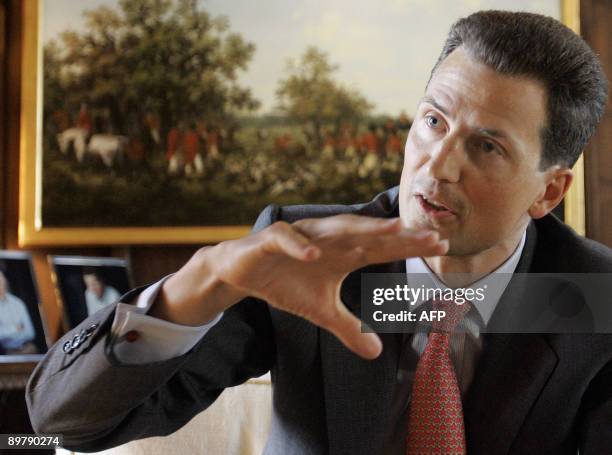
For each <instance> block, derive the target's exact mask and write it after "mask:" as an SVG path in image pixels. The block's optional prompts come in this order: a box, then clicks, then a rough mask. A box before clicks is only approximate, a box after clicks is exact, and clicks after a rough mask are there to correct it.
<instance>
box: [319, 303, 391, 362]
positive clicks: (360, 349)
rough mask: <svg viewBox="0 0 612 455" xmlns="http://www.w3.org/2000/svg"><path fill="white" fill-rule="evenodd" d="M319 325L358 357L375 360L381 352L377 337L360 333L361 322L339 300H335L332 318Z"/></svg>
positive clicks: (380, 343) (380, 344)
mask: <svg viewBox="0 0 612 455" xmlns="http://www.w3.org/2000/svg"><path fill="white" fill-rule="evenodd" d="M319 325H320V326H321V327H322V328H324V329H326V330H328V331H329V332H331V333H332V334H333V335H334V336H335V337H336V338H338V340H340V342H341V343H342V344H344V346H346V347H347V348H348V349H349V350H351V351H352V352H354V353H355V354H357V355H358V356H360V357H363V358H365V359H375V358H376V357H378V356H379V355H380V353H381V352H382V342H381V341H380V338H379V337H378V335H376V334H375V333H364V332H362V331H361V321H360V320H359V319H358V318H357V317H355V316H354V315H353V314H352V313H351V312H350V311H349V310H348V309H347V308H346V306H344V304H343V303H342V301H341V300H340V298H338V299H337V302H336V311H335V314H334V315H333V317H330V318H328V319H327V320H325V321H324V322H323V323H322V324H319Z"/></svg>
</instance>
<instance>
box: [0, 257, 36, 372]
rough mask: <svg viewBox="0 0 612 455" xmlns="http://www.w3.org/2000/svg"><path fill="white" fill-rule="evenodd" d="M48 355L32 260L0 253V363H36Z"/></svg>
mask: <svg viewBox="0 0 612 455" xmlns="http://www.w3.org/2000/svg"><path fill="white" fill-rule="evenodd" d="M45 352H47V340H46V334H45V323H44V320H43V317H42V314H41V305H40V299H39V293H38V286H37V283H36V279H35V275H34V270H33V268H32V257H31V255H30V254H29V253H27V252H22V251H7V250H0V363H3V364H5V363H21V362H35V361H37V360H39V359H40V358H42V355H43V354H44V353H45Z"/></svg>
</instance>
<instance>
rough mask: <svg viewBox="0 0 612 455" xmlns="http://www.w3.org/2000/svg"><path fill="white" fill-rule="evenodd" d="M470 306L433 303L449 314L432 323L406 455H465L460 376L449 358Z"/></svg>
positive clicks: (416, 380)
mask: <svg viewBox="0 0 612 455" xmlns="http://www.w3.org/2000/svg"><path fill="white" fill-rule="evenodd" d="M469 307H470V304H469V303H464V304H463V305H457V304H455V303H454V302H451V301H434V302H433V308H434V310H439V311H440V310H441V311H446V316H445V317H444V318H443V319H442V320H441V321H433V323H432V331H431V333H430V334H429V340H428V342H427V346H426V347H425V351H423V354H422V355H421V358H420V359H419V361H418V363H417V368H416V372H415V375H414V381H413V383H412V399H411V403H410V417H409V419H408V436H407V441H406V454H407V455H464V454H465V453H466V448H465V428H464V424H463V408H462V405H461V394H460V392H459V385H458V383H457V376H456V375H455V369H454V367H453V362H452V360H451V357H450V347H449V343H450V335H451V333H452V332H453V331H454V329H455V328H456V327H457V324H458V323H459V321H461V319H463V317H464V316H465V314H466V313H467V311H468V310H469Z"/></svg>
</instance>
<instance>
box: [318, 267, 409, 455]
mask: <svg viewBox="0 0 612 455" xmlns="http://www.w3.org/2000/svg"><path fill="white" fill-rule="evenodd" d="M362 272H365V273H405V272H406V264H405V262H404V261H398V262H393V263H388V264H379V265H373V266H368V267H365V268H363V269H359V270H357V271H355V272H352V273H351V274H349V275H348V276H347V278H346V279H345V280H344V282H343V284H342V287H341V291H340V295H341V298H342V301H343V302H344V303H345V305H346V306H347V307H348V308H349V310H350V311H351V312H352V313H353V314H355V315H356V316H358V317H359V316H360V313H361V304H360V290H361V273H362ZM320 336H321V344H320V345H321V359H322V370H323V384H324V395H325V407H326V411H327V414H326V418H327V428H328V437H329V450H330V453H351V454H353V455H357V454H368V455H370V454H373V453H382V449H383V445H384V438H385V435H386V433H387V430H388V428H389V422H388V420H389V412H390V409H391V399H392V395H393V387H394V384H395V379H396V375H397V366H398V361H399V353H400V342H401V335H399V334H380V337H381V339H382V342H383V352H382V354H381V355H380V356H379V357H378V358H377V359H375V360H364V359H361V358H360V357H358V356H357V355H355V354H353V353H352V352H350V351H349V350H348V349H346V348H345V347H344V345H342V344H341V343H340V342H339V341H338V340H337V339H336V338H335V337H334V336H333V335H331V334H330V333H328V332H326V331H324V330H321V331H320ZM351 416H355V417H356V418H354V419H352V418H351ZM348 422H350V424H348Z"/></svg>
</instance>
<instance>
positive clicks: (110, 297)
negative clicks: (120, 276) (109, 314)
mask: <svg viewBox="0 0 612 455" xmlns="http://www.w3.org/2000/svg"><path fill="white" fill-rule="evenodd" d="M120 297H121V294H119V291H117V289H115V288H114V287H112V286H104V292H103V293H102V297H98V296H97V295H96V294H95V293H94V292H92V291H90V290H89V289H85V303H86V305H87V315H89V316H91V315H92V314H94V313H95V312H96V311H98V310H100V309H102V308H104V307H105V306H107V305H110V304H112V303H115V302H116V301H117V300H119V298H120Z"/></svg>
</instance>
